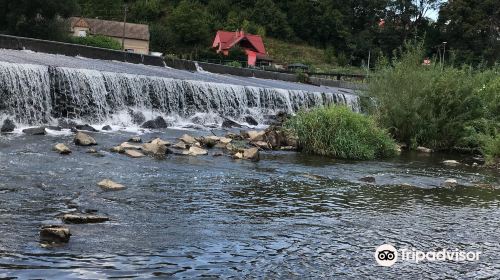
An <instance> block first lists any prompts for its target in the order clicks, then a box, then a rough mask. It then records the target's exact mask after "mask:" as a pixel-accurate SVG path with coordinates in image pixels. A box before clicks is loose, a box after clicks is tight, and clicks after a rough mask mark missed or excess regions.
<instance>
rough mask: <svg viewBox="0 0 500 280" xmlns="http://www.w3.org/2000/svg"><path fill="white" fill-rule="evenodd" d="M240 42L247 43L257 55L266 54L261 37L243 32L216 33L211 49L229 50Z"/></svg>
mask: <svg viewBox="0 0 500 280" xmlns="http://www.w3.org/2000/svg"><path fill="white" fill-rule="evenodd" d="M242 40H246V41H248V42H249V43H250V44H251V45H252V46H253V47H254V48H255V50H256V51H257V53H261V54H265V53H266V48H265V47H264V42H263V41H262V37H260V36H259V35H253V34H247V33H245V32H243V31H234V32H231V31H217V35H216V36H215V40H214V44H213V47H214V48H217V47H218V48H219V50H229V49H231V48H232V47H234V46H235V45H236V44H238V43H240V42H241V41H242Z"/></svg>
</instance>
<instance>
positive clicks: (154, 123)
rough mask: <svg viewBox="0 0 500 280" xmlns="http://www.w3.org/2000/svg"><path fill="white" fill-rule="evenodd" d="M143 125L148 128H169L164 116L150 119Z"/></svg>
mask: <svg viewBox="0 0 500 280" xmlns="http://www.w3.org/2000/svg"><path fill="white" fill-rule="evenodd" d="M141 127H142V128H148V129H160V128H167V127H168V124H167V122H166V121H165V119H164V118H162V117H157V118H156V119H154V120H149V121H147V122H145V123H143V124H142V126H141Z"/></svg>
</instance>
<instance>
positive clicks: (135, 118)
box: [128, 109, 146, 125]
mask: <svg viewBox="0 0 500 280" xmlns="http://www.w3.org/2000/svg"><path fill="white" fill-rule="evenodd" d="M128 113H129V115H130V117H131V118H132V123H134V124H137V125H140V124H142V123H144V122H145V121H146V116H144V114H143V113H142V112H139V111H134V110H132V109H129V110H128Z"/></svg>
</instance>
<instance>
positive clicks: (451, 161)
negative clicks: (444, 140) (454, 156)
mask: <svg viewBox="0 0 500 280" xmlns="http://www.w3.org/2000/svg"><path fill="white" fill-rule="evenodd" d="M443 164H444V165H447V166H458V165H460V162H458V161H456V160H445V161H443Z"/></svg>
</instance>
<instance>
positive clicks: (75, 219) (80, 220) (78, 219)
mask: <svg viewBox="0 0 500 280" xmlns="http://www.w3.org/2000/svg"><path fill="white" fill-rule="evenodd" d="M61 219H62V220H63V222H65V223H67V224H96V223H104V222H107V221H109V218H108V217H104V216H97V215H86V214H65V215H64V216H62V217H61Z"/></svg>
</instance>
